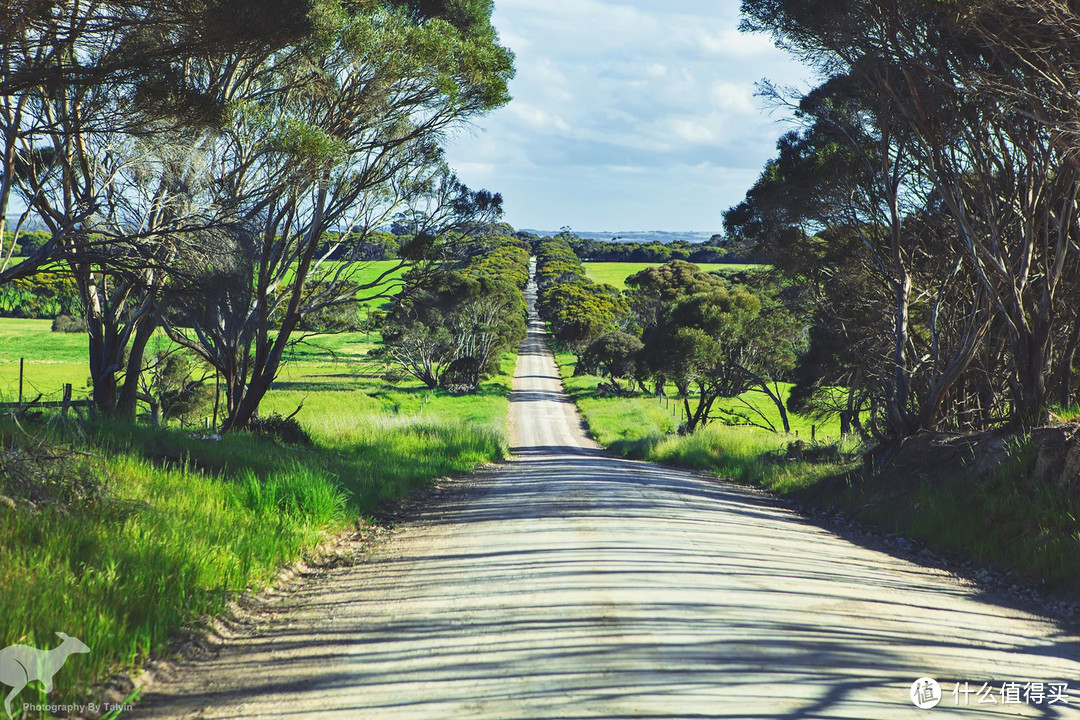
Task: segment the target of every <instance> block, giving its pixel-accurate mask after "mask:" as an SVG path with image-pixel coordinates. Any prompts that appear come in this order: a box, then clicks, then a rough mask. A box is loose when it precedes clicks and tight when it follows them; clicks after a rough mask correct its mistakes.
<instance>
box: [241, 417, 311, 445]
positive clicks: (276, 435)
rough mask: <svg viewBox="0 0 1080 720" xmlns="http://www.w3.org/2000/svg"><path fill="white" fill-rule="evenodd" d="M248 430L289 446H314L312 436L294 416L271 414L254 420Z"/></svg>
mask: <svg viewBox="0 0 1080 720" xmlns="http://www.w3.org/2000/svg"><path fill="white" fill-rule="evenodd" d="M248 430H250V431H251V432H252V433H254V434H256V435H260V436H262V437H265V438H269V439H271V440H277V441H278V442H283V443H286V444H288V445H303V446H305V447H311V446H312V445H313V443H312V441H311V436H310V435H308V434H307V431H306V430H304V428H303V427H301V425H300V422H299V421H298V420H297V419H296V418H295V417H292V416H289V417H284V416H282V415H281V414H279V413H276V412H275V413H270V414H269V415H267V416H266V417H258V418H254V419H252V421H251V423H250V424H249V425H248Z"/></svg>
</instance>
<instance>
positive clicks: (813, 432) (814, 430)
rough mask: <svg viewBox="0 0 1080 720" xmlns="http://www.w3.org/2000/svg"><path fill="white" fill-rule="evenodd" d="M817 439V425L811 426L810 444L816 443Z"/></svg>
mask: <svg viewBox="0 0 1080 720" xmlns="http://www.w3.org/2000/svg"><path fill="white" fill-rule="evenodd" d="M816 439H817V425H811V426H810V442H814V441H815V440H816Z"/></svg>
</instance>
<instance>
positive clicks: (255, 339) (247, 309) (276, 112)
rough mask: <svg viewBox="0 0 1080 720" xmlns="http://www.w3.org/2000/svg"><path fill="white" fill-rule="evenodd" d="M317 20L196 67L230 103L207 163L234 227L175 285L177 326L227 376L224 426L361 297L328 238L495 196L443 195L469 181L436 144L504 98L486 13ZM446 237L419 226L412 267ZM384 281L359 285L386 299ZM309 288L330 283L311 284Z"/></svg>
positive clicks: (243, 414) (362, 12)
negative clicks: (325, 311) (268, 47)
mask: <svg viewBox="0 0 1080 720" xmlns="http://www.w3.org/2000/svg"><path fill="white" fill-rule="evenodd" d="M448 6H451V7H457V5H456V4H454V3H449V4H448ZM471 6H477V7H481V8H483V7H484V4H483V3H479V4H477V3H472V4H470V7H471ZM487 9H488V10H490V8H487ZM435 10H438V7H436V8H435ZM469 17H472V16H469ZM484 17H487V16H486V15H485V16H484ZM310 18H311V21H312V23H313V31H312V33H311V34H310V36H308V37H307V38H305V39H304V40H303V41H302V42H297V43H293V44H290V45H289V46H287V47H285V48H282V49H280V50H277V51H275V52H272V53H268V54H265V55H260V56H256V57H252V56H250V55H245V54H237V55H235V56H231V57H226V58H212V59H210V60H208V61H205V62H204V63H202V65H201V67H200V68H199V70H200V72H202V73H203V76H204V82H205V83H206V85H207V86H208V87H216V88H219V90H220V92H221V93H222V98H223V103H222V104H223V105H224V106H225V107H227V108H228V112H229V117H228V122H227V123H226V124H225V127H224V128H223V129H222V131H221V132H220V133H219V135H218V136H217V138H216V139H215V142H214V144H213V146H212V147H211V149H210V151H209V152H208V156H207V157H208V159H207V173H208V175H209V178H210V180H209V182H208V192H209V193H210V197H211V198H212V201H213V205H214V206H215V207H219V208H224V209H227V210H228V212H229V213H230V215H231V217H232V222H231V223H228V224H223V225H222V226H221V227H219V228H218V229H217V230H216V231H215V232H214V233H212V234H211V237H210V238H209V240H208V241H209V242H211V243H213V244H215V245H217V247H218V252H217V256H216V257H215V258H214V259H212V260H210V261H208V262H206V263H205V264H203V265H202V266H201V267H194V268H192V272H193V274H194V275H195V276H196V280H195V282H194V283H191V284H189V285H187V286H186V287H185V288H181V289H179V290H178V293H177V296H176V301H175V302H176V305H177V310H176V311H174V313H173V314H172V316H171V317H170V318H169V325H168V329H169V333H170V335H171V336H172V337H173V338H174V340H176V341H177V342H179V343H181V344H183V345H185V346H188V347H190V348H191V349H193V350H194V351H196V352H197V353H199V354H200V355H202V357H203V358H204V359H205V360H206V361H207V362H208V363H210V364H211V365H212V366H213V367H215V368H216V369H217V371H218V372H219V373H220V376H221V379H222V382H223V385H224V389H225V394H226V406H227V416H226V419H225V422H224V428H225V429H234V428H241V427H244V426H245V425H246V424H247V423H248V422H249V421H250V420H251V418H252V417H254V416H255V414H256V413H257V410H258V406H259V403H260V401H261V400H262V398H263V396H264V395H265V393H266V391H267V390H268V389H269V387H270V384H271V382H272V381H273V380H274V378H275V377H276V375H277V373H278V371H279V369H280V366H281V363H282V361H283V359H284V357H285V352H286V350H287V349H288V348H289V347H290V345H291V344H292V343H294V342H295V340H296V337H294V332H295V331H296V330H297V327H298V325H299V324H300V321H301V319H302V317H303V316H304V315H305V314H306V313H309V312H313V311H316V310H318V309H319V308H320V307H326V306H328V305H332V304H335V303H342V302H349V301H352V300H353V293H354V292H355V290H356V286H355V285H354V284H351V283H349V282H346V281H348V280H350V279H351V275H352V274H353V273H354V272H355V269H356V266H355V264H353V263H350V262H348V260H349V258H345V261H343V262H337V263H325V262H321V258H320V257H319V256H318V254H317V250H318V248H319V247H320V244H321V241H322V239H323V238H324V236H325V235H326V234H327V233H328V232H329V231H341V232H343V233H345V234H356V233H360V234H362V233H363V232H364V231H365V230H367V229H370V228H372V227H374V226H376V225H378V224H379V223H380V222H382V221H383V220H385V219H387V218H389V217H391V216H392V215H393V214H394V213H396V212H397V211H399V210H400V209H401V207H402V204H403V203H405V204H408V203H415V202H419V201H420V200H422V199H424V198H436V205H438V206H439V207H440V208H442V209H443V211H445V212H444V214H453V212H455V211H458V210H461V209H463V208H470V209H477V208H478V207H480V206H483V205H484V203H483V201H482V200H477V198H476V196H475V195H474V196H473V198H472V201H471V202H469V201H462V202H461V203H460V204H455V203H454V202H450V203H449V204H448V205H447V203H442V202H440V200H439V199H440V198H442V199H447V200H452V199H453V197H454V193H453V192H449V193H448V192H446V191H445V190H446V188H458V189H460V188H459V185H460V184H457V185H455V183H454V181H452V180H448V178H447V174H448V173H447V171H446V169H445V166H444V163H443V161H442V157H441V152H440V150H439V147H438V142H439V141H440V140H441V139H442V137H443V136H444V134H445V133H447V132H450V131H452V130H454V129H455V128H457V127H459V126H461V125H462V124H463V123H466V122H468V121H469V120H470V119H472V118H474V117H476V116H477V115H479V114H481V113H484V112H486V111H488V110H491V109H492V108H495V107H498V106H499V105H501V104H503V103H505V102H506V101H507V100H508V96H507V92H506V85H507V81H508V79H509V77H510V76H511V74H512V72H513V69H512V57H511V55H510V53H509V52H508V51H507V50H505V49H504V48H502V47H501V46H499V44H498V40H497V37H496V35H495V33H494V31H493V30H491V28H490V22H489V21H487V22H471V21H470V22H465V21H464V20H463V19H462V18H458V17H457V16H453V15H451V17H450V19H444V18H443V17H442V16H440V13H439V12H432V8H428V7H420V6H417V7H413V6H411V5H408V4H401V5H395V6H391V7H387V6H385V5H356V4H352V3H345V2H341V3H338V2H333V1H331V0H327V1H326V2H318V3H316V4H315V5H314V6H313V8H312V11H311V13H310ZM473 19H474V20H475V18H473ZM459 195H460V193H459ZM439 214H440V213H436V212H431V211H430V210H429V211H427V215H428V216H429V217H433V218H434V217H436V216H438V215H439ZM432 224H433V225H438V222H436V221H434V220H433V221H432ZM437 237H438V233H437V232H434V230H433V229H432V228H429V229H425V230H424V231H422V232H418V233H417V235H416V237H414V239H413V241H412V243H410V245H409V246H408V247H405V248H403V249H402V254H403V255H404V256H405V257H404V258H403V262H404V261H405V260H408V259H409V258H411V257H416V256H422V255H423V254H424V253H425V252H426V251H427V247H426V246H428V245H430V244H431V243H432V242H433V241H434V240H435V239H437ZM390 272H391V271H387V273H385V274H386V275H388V274H389V273H390ZM381 279H382V278H377V279H376V280H374V281H372V282H370V283H365V284H363V285H362V286H361V287H360V290H361V291H362V292H368V293H369V294H377V293H378V292H379V291H378V290H377V289H376V288H377V286H378V285H379V283H380V281H381ZM312 283H317V284H318V287H319V288H320V291H319V292H318V293H309V292H307V291H306V288H307V287H309V286H310V285H311V284H312ZM345 288H349V290H348V293H349V295H348V297H346V296H345V295H343V293H344V292H345V290H344V289H345ZM185 293H186V295H185ZM272 320H276V326H274V325H275V323H273V322H272Z"/></svg>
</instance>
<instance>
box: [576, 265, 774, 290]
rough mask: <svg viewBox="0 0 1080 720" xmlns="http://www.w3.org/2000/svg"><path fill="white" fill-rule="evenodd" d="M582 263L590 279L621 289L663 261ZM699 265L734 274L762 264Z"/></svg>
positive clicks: (703, 267)
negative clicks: (638, 274) (629, 279)
mask: <svg viewBox="0 0 1080 720" xmlns="http://www.w3.org/2000/svg"><path fill="white" fill-rule="evenodd" d="M582 264H583V265H584V266H585V273H586V274H587V275H588V276H589V279H590V280H592V281H594V282H598V283H607V284H608V285H614V286H615V287H617V288H620V289H621V288H625V287H626V282H625V281H626V278H628V277H630V276H631V275H633V274H635V273H638V272H641V271H642V270H644V269H645V268H650V267H656V266H657V265H660V264H662V263H632V262H631V263H624V262H586V263H582ZM698 267H699V268H701V269H702V270H704V271H706V272H719V273H721V274H724V275H732V274H734V273H740V272H747V271H753V270H757V269H760V268H761V267H762V266H761V265H747V264H743V263H699V264H698Z"/></svg>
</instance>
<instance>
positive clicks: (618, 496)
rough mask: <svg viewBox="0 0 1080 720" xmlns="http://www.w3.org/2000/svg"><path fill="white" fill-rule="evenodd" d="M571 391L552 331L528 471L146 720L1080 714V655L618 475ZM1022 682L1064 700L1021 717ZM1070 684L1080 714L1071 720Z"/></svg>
mask: <svg viewBox="0 0 1080 720" xmlns="http://www.w3.org/2000/svg"><path fill="white" fill-rule="evenodd" d="M558 377H559V376H558V372H557V371H556V368H555V364H554V361H553V359H552V357H551V353H550V352H549V351H548V349H547V347H546V345H545V337H544V334H543V329H542V326H541V325H540V323H539V322H538V321H537V320H536V319H535V316H534V317H533V319H532V322H531V328H530V333H529V337H528V339H527V340H526V341H525V343H524V345H523V346H522V349H521V354H520V357H519V360H518V368H517V376H516V378H515V383H514V391H513V394H512V396H511V410H510V414H511V437H512V442H513V445H514V448H513V450H514V457H513V459H512V460H511V461H510V462H508V463H505V464H504V465H502V466H500V467H498V468H497V469H495V470H493V471H491V472H487V473H482V474H479V475H477V476H475V477H473V478H470V479H469V480H468V481H467V482H466V487H465V489H464V490H462V491H460V492H453V493H448V494H447V495H448V499H444V500H441V501H440V500H436V501H434V503H433V504H431V505H428V506H427V507H426V508H425V509H424V510H422V511H421V512H420V515H419V517H418V518H417V519H415V520H413V521H410V522H408V523H405V524H403V525H401V526H399V527H398V528H397V531H396V532H395V533H393V535H392V536H391V537H390V539H389V540H386V541H384V542H380V543H377V544H376V547H375V548H374V550H373V551H372V555H371V557H370V558H369V559H368V560H367V561H364V562H361V563H359V564H357V565H355V566H353V567H348V568H340V569H336V570H331V571H330V572H329V573H328V574H325V575H323V576H322V577H321V578H319V580H318V582H310V583H308V584H307V585H306V586H304V587H302V588H301V590H300V591H299V592H297V593H295V594H294V595H292V596H291V597H290V598H289V602H288V603H287V605H288V607H285V608H282V609H281V610H280V611H279V612H278V613H277V614H275V615H274V616H273V617H271V618H270V619H269V620H268V621H267V622H265V623H262V624H261V625H259V626H258V627H257V629H256V630H255V631H253V633H252V634H251V635H250V636H247V637H241V638H237V639H235V640H233V641H231V642H229V643H227V644H226V645H225V646H224V648H223V649H222V651H221V652H220V653H219V654H218V655H217V656H216V657H215V658H213V659H211V660H206V661H201V662H196V663H193V664H192V665H191V666H189V667H187V668H185V669H183V670H182V671H181V672H180V674H179V677H178V679H177V680H176V681H174V682H170V683H165V684H162V685H159V686H157V688H156V689H155V691H154V692H152V693H150V694H149V695H148V696H147V697H146V699H145V700H146V701H145V703H144V704H143V706H142V707H141V708H139V709H137V711H136V712H135V713H134V715H133V716H134V717H140V718H141V717H146V718H162V717H200V718H251V717H255V718H271V717H272V718H278V717H311V718H316V717H317V718H342V719H344V718H360V717H370V718H383V719H386V720H396V719H398V718H455V717H470V718H471V717H476V718H500V719H509V718H564V719H570V718H594V717H599V718H672V719H675V718H680V719H681V718H860V719H867V718H894V717H895V718H911V717H919V716H923V715H928V714H936V713H943V715H944V716H948V717H953V716H957V717H968V716H979V717H982V716H997V715H1021V716H1032V717H1080V662H1078V658H1080V647H1078V645H1077V642H1076V641H1077V639H1076V638H1075V637H1072V636H1068V635H1066V634H1064V633H1063V632H1062V631H1060V630H1059V629H1057V628H1056V627H1055V626H1054V625H1052V624H1050V623H1048V622H1045V621H1041V620H1039V619H1037V618H1035V617H1032V616H1029V615H1025V614H1024V613H1022V612H1019V611H1016V610H1012V609H1009V608H1007V607H1002V606H998V605H994V604H991V603H989V602H985V601H980V599H979V598H978V596H977V593H976V591H975V590H974V589H972V588H971V587H969V586H966V585H964V584H962V583H960V582H959V581H957V580H955V579H954V578H952V577H950V576H948V575H946V574H944V573H942V572H938V571H933V570H928V569H925V568H922V567H919V566H917V565H914V564H911V563H908V562H906V561H903V560H899V559H896V558H894V557H892V556H890V555H887V554H884V553H881V552H877V551H874V550H870V549H866V548H864V547H861V546H858V545H855V544H852V543H850V542H848V541H846V540H843V539H841V538H839V537H837V536H835V535H833V534H831V533H829V532H827V531H825V530H822V529H820V528H818V527H815V526H813V525H811V524H808V523H807V522H805V521H804V520H802V519H800V518H799V517H798V516H797V515H795V514H793V513H792V512H790V511H788V510H786V509H783V508H778V507H777V506H775V505H774V504H773V503H772V502H770V501H769V500H768V499H765V498H762V497H760V496H758V495H756V494H754V493H751V492H749V491H746V490H743V489H741V488H738V487H734V486H729V485H726V484H723V483H718V482H717V481H715V480H711V479H708V478H705V477H699V476H695V475H693V474H690V473H685V472H680V471H677V470H672V469H668V468H663V467H658V466H653V465H649V464H645V463H638V462H630V461H625V460H621V459H616V458H613V457H612V456H610V455H607V454H605V453H604V452H602V451H601V450H599V449H598V448H597V447H596V445H595V444H594V443H592V442H591V441H590V440H589V439H587V438H586V436H585V435H584V433H583V432H582V430H581V426H580V422H579V420H578V417H577V415H576V413H575V411H574V407H573V405H572V404H571V403H570V402H569V401H568V400H567V398H566V396H565V395H564V394H563V392H562V388H561V384H560V381H559V379H558ZM923 676H929V677H933V678H936V679H938V680H940V681H941V686H942V688H943V693H944V694H943V697H942V699H941V703H940V705H939V707H938V708H937V709H936V710H920V709H917V708H916V707H915V706H914V705H913V703H912V700H911V696H910V691H911V687H912V683H913V681H915V680H916V678H920V677H923ZM958 679H959V680H967V681H968V682H969V685H968V689H969V690H970V691H971V694H970V695H965V694H964V693H960V694H959V695H958V696H957V697H954V695H953V693H952V690H953V687H954V682H955V681H956V680H958ZM1011 681H1014V682H1017V683H1021V684H1022V683H1025V682H1032V681H1034V682H1041V683H1044V684H1045V685H1044V688H1043V689H1044V695H1043V696H1041V697H1040V696H1039V695H1038V694H1035V695H1032V696H1029V697H1028V700H1029V702H1024V695H1023V693H1022V692H1019V687H1017V688H1016V690H1017V691H1018V699H1019V700H1020V702H1018V703H1011V702H1010V703H1003V700H1012V699H1014V698H1013V697H1012V696H1011V694H1012V689H1013V688H1012V686H1009V688H1008V689H1007V690H1006V696H1005V697H1002V695H1001V693H1000V688H1001V686H1002V683H1005V682H1011ZM984 682H989V683H991V684H992V686H994V687H995V690H994V693H993V694H987V695H984V696H980V695H979V693H978V692H977V691H978V690H980V689H981V688H982V684H983V683H984ZM1051 682H1060V683H1068V684H1069V692H1068V696H1067V697H1068V700H1070V701H1071V704H1063V703H1061V702H1060V701H1059V702H1054V703H1053V704H1051V700H1052V699H1056V698H1053V696H1052V695H1051V694H1050V692H1049V691H1050V686H1049V683H1051ZM963 687H964V686H963V685H961V689H963ZM988 689H989V688H988ZM1035 689H1036V690H1037V689H1038V687H1037V686H1036V688H1035ZM1059 689H1060V687H1059ZM990 698H992V699H994V700H995V701H996V702H995V703H994V704H989V699H990ZM957 699H959V703H960V704H959V705H957ZM1040 699H1041V702H1036V701H1038V700H1040ZM980 700H983V701H985V702H982V703H980ZM965 701H966V702H967V705H966V706H965V705H964V703H965Z"/></svg>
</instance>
